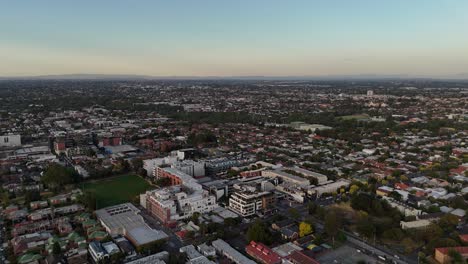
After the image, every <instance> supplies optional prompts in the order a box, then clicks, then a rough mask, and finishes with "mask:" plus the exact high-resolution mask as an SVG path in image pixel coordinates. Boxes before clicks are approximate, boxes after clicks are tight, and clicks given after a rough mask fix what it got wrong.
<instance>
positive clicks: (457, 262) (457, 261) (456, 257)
mask: <svg viewBox="0 0 468 264" xmlns="http://www.w3.org/2000/svg"><path fill="white" fill-rule="evenodd" d="M448 255H449V256H450V258H451V260H452V263H454V264H463V263H465V262H464V261H463V257H462V255H461V254H460V252H458V251H456V250H454V249H450V250H449V252H448Z"/></svg>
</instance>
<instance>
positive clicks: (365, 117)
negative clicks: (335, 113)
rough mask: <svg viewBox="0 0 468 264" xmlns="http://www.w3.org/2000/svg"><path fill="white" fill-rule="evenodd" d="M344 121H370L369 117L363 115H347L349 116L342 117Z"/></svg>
mask: <svg viewBox="0 0 468 264" xmlns="http://www.w3.org/2000/svg"><path fill="white" fill-rule="evenodd" d="M339 118H340V119H342V120H351V119H368V118H369V115H366V114H362V115H347V116H340V117H339Z"/></svg>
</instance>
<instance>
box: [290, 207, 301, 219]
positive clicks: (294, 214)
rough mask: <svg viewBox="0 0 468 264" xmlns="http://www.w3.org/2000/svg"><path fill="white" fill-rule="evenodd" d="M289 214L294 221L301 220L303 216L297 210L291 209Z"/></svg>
mask: <svg viewBox="0 0 468 264" xmlns="http://www.w3.org/2000/svg"><path fill="white" fill-rule="evenodd" d="M288 212H289V215H291V217H292V218H294V219H299V217H300V216H301V215H300V214H299V211H297V209H296V208H289V210H288Z"/></svg>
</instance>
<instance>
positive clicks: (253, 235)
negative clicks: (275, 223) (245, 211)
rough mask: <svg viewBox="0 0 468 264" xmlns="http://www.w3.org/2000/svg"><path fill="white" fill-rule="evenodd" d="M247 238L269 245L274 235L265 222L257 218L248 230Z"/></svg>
mask: <svg viewBox="0 0 468 264" xmlns="http://www.w3.org/2000/svg"><path fill="white" fill-rule="evenodd" d="M247 239H248V240H249V241H256V242H262V243H264V244H267V245H269V244H271V242H272V235H271V233H270V230H269V229H268V227H267V226H266V225H265V223H263V222H262V221H261V220H260V219H257V220H255V222H254V223H253V224H252V225H251V226H250V227H249V229H248V230H247Z"/></svg>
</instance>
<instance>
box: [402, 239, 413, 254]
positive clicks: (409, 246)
mask: <svg viewBox="0 0 468 264" xmlns="http://www.w3.org/2000/svg"><path fill="white" fill-rule="evenodd" d="M401 244H402V246H403V247H404V248H405V252H406V254H409V253H411V252H412V251H413V250H415V249H416V247H417V246H416V243H414V241H413V239H411V238H409V237H405V238H404V239H403V240H402V241H401Z"/></svg>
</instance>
